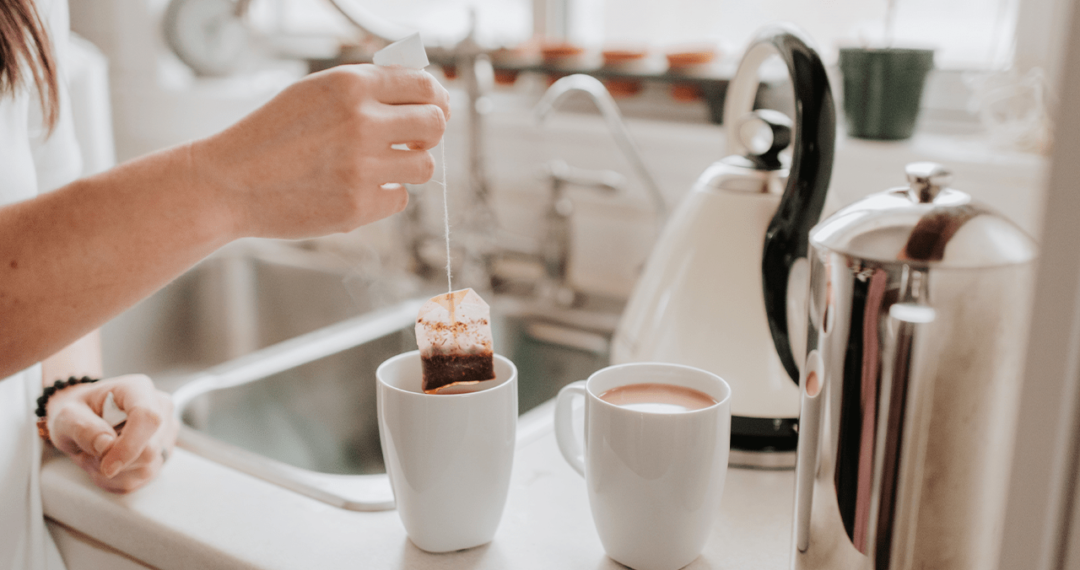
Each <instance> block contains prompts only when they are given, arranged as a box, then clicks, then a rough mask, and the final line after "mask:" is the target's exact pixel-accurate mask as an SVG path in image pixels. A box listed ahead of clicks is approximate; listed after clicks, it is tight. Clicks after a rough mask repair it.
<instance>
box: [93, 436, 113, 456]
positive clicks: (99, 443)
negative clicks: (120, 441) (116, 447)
mask: <svg viewBox="0 0 1080 570" xmlns="http://www.w3.org/2000/svg"><path fill="white" fill-rule="evenodd" d="M114 440H116V438H115V437H113V436H112V434H111V433H103V434H101V435H99V436H97V438H95V439H94V451H96V452H97V454H98V457H101V455H102V454H104V453H105V452H106V451H107V450H108V449H109V446H111V445H112V442H113V441H114Z"/></svg>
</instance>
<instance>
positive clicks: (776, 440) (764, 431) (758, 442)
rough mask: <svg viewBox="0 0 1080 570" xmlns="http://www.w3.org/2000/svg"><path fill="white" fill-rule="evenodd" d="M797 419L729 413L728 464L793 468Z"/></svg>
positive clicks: (754, 467)
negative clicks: (729, 448) (730, 414)
mask: <svg viewBox="0 0 1080 570" xmlns="http://www.w3.org/2000/svg"><path fill="white" fill-rule="evenodd" d="M798 443H799V420H798V418H755V417H748V416H731V456H730V459H729V460H728V464H729V465H731V466H732V467H749V468H752V469H794V468H795V448H796V447H797V446H798Z"/></svg>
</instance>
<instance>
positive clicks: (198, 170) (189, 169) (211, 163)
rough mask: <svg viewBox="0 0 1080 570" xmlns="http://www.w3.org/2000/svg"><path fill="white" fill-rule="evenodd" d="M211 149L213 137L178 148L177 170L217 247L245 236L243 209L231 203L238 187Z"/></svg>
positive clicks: (212, 148) (246, 234) (246, 233)
mask: <svg viewBox="0 0 1080 570" xmlns="http://www.w3.org/2000/svg"><path fill="white" fill-rule="evenodd" d="M214 146H215V141H214V137H211V138H207V139H201V140H197V141H193V142H190V143H187V144H186V145H184V146H183V147H182V155H183V161H182V162H181V164H182V166H181V168H182V169H183V171H184V174H185V175H186V178H187V179H188V180H189V182H188V186H190V191H191V192H192V193H193V195H195V196H197V197H198V198H197V200H196V207H197V210H198V215H199V217H200V218H201V220H202V221H203V222H204V223H205V224H207V226H208V231H210V232H212V233H213V235H214V237H215V238H216V239H215V241H217V242H218V243H217V247H220V246H222V245H225V244H227V243H229V242H231V241H233V240H235V239H239V238H242V237H247V236H248V235H249V232H248V231H246V230H245V229H244V228H245V225H246V224H244V223H243V215H242V214H243V212H244V209H243V208H242V207H238V205H237V204H235V203H234V202H236V196H237V195H238V194H239V190H240V189H239V188H238V186H240V185H239V183H238V181H236V180H234V178H235V177H234V176H231V175H230V173H229V172H228V169H227V168H225V167H223V166H222V165H221V164H220V161H219V160H217V159H216V158H215V156H216V155H217V154H218V153H217V152H216V151H215V149H214Z"/></svg>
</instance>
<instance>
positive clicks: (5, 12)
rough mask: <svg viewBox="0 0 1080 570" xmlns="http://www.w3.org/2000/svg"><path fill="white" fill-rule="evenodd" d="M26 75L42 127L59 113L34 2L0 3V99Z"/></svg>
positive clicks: (46, 40) (47, 49)
mask: <svg viewBox="0 0 1080 570" xmlns="http://www.w3.org/2000/svg"><path fill="white" fill-rule="evenodd" d="M27 72H29V74H30V76H31V77H32V78H33V81H34V85H35V86H36V87H37V92H38V98H39V99H40V101H41V109H42V115H44V117H45V125H46V126H47V127H48V128H49V130H52V128H53V126H54V125H56V119H57V116H58V115H59V114H60V98H59V86H58V85H57V83H56V81H57V80H56V62H55V61H54V60H53V56H52V47H51V45H50V44H49V36H48V34H47V33H46V31H45V26H44V25H42V23H41V18H40V16H39V15H38V12H37V8H36V7H35V6H34V0H0V97H3V96H5V95H14V94H15V91H16V89H18V88H19V86H20V85H22V83H23V82H24V81H27V77H26V74H27Z"/></svg>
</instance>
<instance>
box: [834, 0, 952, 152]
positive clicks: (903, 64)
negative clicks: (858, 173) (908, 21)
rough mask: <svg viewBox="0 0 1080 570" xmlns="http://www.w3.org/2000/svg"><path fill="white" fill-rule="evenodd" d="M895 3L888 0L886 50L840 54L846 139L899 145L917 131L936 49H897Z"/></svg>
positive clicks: (842, 51)
mask: <svg viewBox="0 0 1080 570" xmlns="http://www.w3.org/2000/svg"><path fill="white" fill-rule="evenodd" d="M896 4H897V0H887V5H886V10H885V34H884V41H883V46H881V47H872V46H862V47H845V48H841V49H840V72H841V74H842V75H843V77H844V116H845V117H846V119H847V133H848V136H852V137H858V138H865V139H879V140H901V139H906V138H909V137H911V134H912V133H913V132H914V130H915V121H916V119H918V116H919V106H920V104H921V102H922V92H923V85H924V83H925V82H926V75H927V73H929V71H930V70H931V69H932V68H933V67H934V50H932V49H917V48H900V47H896V46H895V36H894V26H895V21H896Z"/></svg>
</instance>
